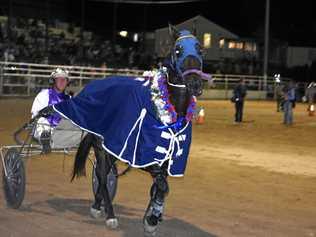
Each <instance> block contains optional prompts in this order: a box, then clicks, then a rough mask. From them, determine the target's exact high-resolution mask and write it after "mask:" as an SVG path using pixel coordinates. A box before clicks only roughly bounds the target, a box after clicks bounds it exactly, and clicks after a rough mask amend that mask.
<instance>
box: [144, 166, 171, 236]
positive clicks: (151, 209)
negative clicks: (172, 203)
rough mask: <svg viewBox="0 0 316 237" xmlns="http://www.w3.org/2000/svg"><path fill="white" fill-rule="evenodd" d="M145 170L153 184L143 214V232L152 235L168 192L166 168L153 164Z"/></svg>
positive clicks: (155, 229)
mask: <svg viewBox="0 0 316 237" xmlns="http://www.w3.org/2000/svg"><path fill="white" fill-rule="evenodd" d="M147 170H148V171H149V172H150V173H151V175H152V177H153V181H154V183H153V185H152V186H151V190H150V198H151V199H150V202H149V205H148V208H147V210H146V212H145V216H144V230H145V234H147V235H151V236H154V235H155V234H156V231H157V227H158V223H159V222H160V221H162V215H163V208H164V202H165V197H166V196H167V194H168V192H169V186H168V182H167V173H166V170H164V169H163V168H161V167H160V166H158V165H153V166H151V167H149V168H147Z"/></svg>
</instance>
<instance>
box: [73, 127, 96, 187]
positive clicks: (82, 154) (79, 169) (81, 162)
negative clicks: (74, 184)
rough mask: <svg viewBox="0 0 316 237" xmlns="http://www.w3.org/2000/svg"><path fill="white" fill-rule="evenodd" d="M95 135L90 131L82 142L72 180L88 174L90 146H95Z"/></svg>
mask: <svg viewBox="0 0 316 237" xmlns="http://www.w3.org/2000/svg"><path fill="white" fill-rule="evenodd" d="M94 136H95V135H93V134H91V133H88V134H87V135H86V136H85V137H84V139H83V140H82V141H81V142H80V145H79V148H78V150H77V154H76V157H75V163H74V169H73V173H72V177H71V181H73V180H74V178H75V177H76V176H77V177H79V176H84V175H86V169H85V166H86V160H87V158H88V155H89V152H90V148H91V146H93V142H94Z"/></svg>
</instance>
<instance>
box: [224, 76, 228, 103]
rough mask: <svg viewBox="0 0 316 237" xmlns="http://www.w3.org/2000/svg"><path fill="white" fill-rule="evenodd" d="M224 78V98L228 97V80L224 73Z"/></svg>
mask: <svg viewBox="0 0 316 237" xmlns="http://www.w3.org/2000/svg"><path fill="white" fill-rule="evenodd" d="M224 80H225V99H228V80H227V75H226V74H225V77H224Z"/></svg>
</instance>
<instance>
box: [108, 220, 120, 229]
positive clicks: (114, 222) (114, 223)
mask: <svg viewBox="0 0 316 237" xmlns="http://www.w3.org/2000/svg"><path fill="white" fill-rule="evenodd" d="M105 223H106V226H107V227H109V228H111V229H116V228H117V227H118V220H117V218H111V219H107V220H106V222H105Z"/></svg>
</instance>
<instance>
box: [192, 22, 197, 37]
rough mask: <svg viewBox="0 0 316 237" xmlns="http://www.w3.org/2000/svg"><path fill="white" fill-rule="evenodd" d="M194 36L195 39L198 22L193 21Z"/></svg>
mask: <svg viewBox="0 0 316 237" xmlns="http://www.w3.org/2000/svg"><path fill="white" fill-rule="evenodd" d="M192 35H194V36H195V37H196V36H197V29H196V20H194V21H193V26H192Z"/></svg>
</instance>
